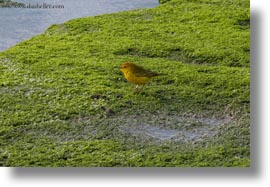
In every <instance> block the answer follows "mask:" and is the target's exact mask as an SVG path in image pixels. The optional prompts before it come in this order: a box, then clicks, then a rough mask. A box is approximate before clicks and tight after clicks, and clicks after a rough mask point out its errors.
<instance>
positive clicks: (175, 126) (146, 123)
mask: <svg viewBox="0 0 270 187" xmlns="http://www.w3.org/2000/svg"><path fill="white" fill-rule="evenodd" d="M121 121H123V122H124V125H123V127H122V129H123V130H124V131H125V132H127V133H129V134H131V135H133V136H142V137H143V136H144V137H150V138H154V139H157V140H160V141H166V140H170V141H181V142H190V141H200V140H201V139H204V138H207V137H213V136H214V135H216V134H217V133H218V132H219V127H220V126H221V125H223V124H226V123H228V122H229V121H230V120H229V119H217V118H214V117H211V118H194V117H185V116H181V115H168V116H166V115H144V116H140V117H138V116H129V117H127V116H125V119H121Z"/></svg>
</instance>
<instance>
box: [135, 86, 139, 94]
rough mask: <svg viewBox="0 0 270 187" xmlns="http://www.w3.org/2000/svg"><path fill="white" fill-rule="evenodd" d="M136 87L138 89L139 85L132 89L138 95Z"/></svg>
mask: <svg viewBox="0 0 270 187" xmlns="http://www.w3.org/2000/svg"><path fill="white" fill-rule="evenodd" d="M138 87H139V85H136V86H135V88H134V93H139V92H138Z"/></svg>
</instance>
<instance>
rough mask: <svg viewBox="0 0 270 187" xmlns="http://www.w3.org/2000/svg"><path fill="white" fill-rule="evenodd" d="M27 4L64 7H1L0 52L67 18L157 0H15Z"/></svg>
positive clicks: (152, 4) (144, 5) (148, 4)
mask: <svg viewBox="0 0 270 187" xmlns="http://www.w3.org/2000/svg"><path fill="white" fill-rule="evenodd" d="M16 1H17V2H22V3H25V4H26V5H28V4H29V3H30V4H31V5H35V4H37V3H38V4H39V5H42V4H43V3H46V4H47V5H64V8H63V9H43V8H39V9H37V8H34V9H27V8H0V51H3V50H5V49H7V48H9V47H11V46H13V45H15V44H17V43H19V42H21V41H23V40H26V39H29V38H31V37H32V36H34V35H37V34H40V33H43V32H44V31H45V30H46V28H48V27H49V26H50V25H52V24H59V23H63V22H65V21H68V20H70V19H74V18H79V17H86V16H95V15H99V14H105V13H113V12H119V11H124V10H131V9H137V8H150V7H155V6H157V5H158V0H132V1H129V0H76V1H71V0H69V1H67V0H16Z"/></svg>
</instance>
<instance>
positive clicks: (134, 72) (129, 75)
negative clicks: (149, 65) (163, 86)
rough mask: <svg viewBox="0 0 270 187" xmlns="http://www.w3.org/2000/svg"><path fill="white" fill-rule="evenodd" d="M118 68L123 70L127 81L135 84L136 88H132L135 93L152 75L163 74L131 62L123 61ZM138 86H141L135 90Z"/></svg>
mask: <svg viewBox="0 0 270 187" xmlns="http://www.w3.org/2000/svg"><path fill="white" fill-rule="evenodd" d="M120 70H121V71H122V72H123V74H124V76H125V78H126V79H127V80H128V82H130V83H133V84H136V88H135V90H134V91H135V92H136V93H138V92H140V91H141V90H142V88H143V86H144V85H145V84H146V83H148V82H149V81H150V80H151V78H152V77H156V76H159V75H164V74H159V73H156V72H153V71H150V70H147V69H144V68H143V67H140V66H138V65H136V64H134V63H132V62H124V63H123V64H122V65H121V66H120ZM139 86H141V88H140V89H139V90H137V89H138V88H139Z"/></svg>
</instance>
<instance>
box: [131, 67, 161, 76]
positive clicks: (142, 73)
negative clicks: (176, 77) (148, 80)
mask: <svg viewBox="0 0 270 187" xmlns="http://www.w3.org/2000/svg"><path fill="white" fill-rule="evenodd" d="M133 73H134V75H136V76H138V77H154V76H158V75H159V74H158V73H156V72H153V71H150V70H147V69H144V68H142V67H139V66H138V67H136V69H134V71H133Z"/></svg>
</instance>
